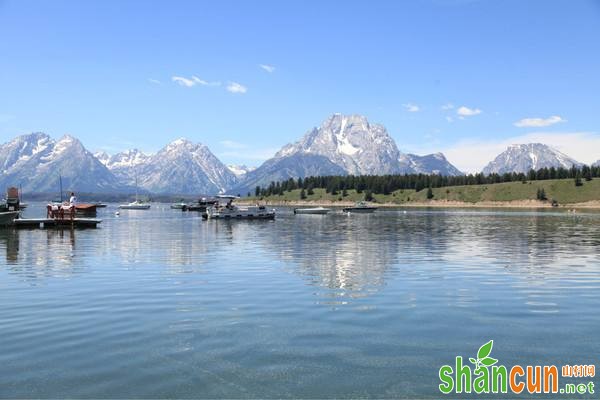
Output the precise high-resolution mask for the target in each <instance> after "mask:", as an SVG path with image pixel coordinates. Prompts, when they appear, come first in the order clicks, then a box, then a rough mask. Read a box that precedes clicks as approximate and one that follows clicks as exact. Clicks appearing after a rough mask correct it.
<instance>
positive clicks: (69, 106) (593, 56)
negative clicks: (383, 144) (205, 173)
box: [0, 0, 600, 170]
mask: <svg viewBox="0 0 600 400" xmlns="http://www.w3.org/2000/svg"><path fill="white" fill-rule="evenodd" d="M0 37H1V40H0V57H1V58H0V60H1V61H0V141H2V142H5V141H8V140H10V139H11V138H12V137H14V136H16V135H17V134H22V133H28V132H31V131H44V132H47V133H49V134H50V135H52V136H54V137H60V136H62V135H63V134H65V133H70V134H73V135H75V136H77V137H78V138H80V139H81V140H82V142H83V143H84V145H85V146H86V147H88V148H89V149H90V150H93V151H95V150H100V149H105V150H107V151H108V152H109V153H114V152H116V151H120V150H124V149H127V148H131V147H138V148H140V149H142V150H145V151H156V150H158V149H159V148H160V147H162V146H163V145H165V144H166V143H167V142H169V141H171V140H174V139H176V138H179V137H187V138H189V139H191V140H193V141H196V142H202V143H205V144H207V145H208V146H209V147H210V148H211V150H213V152H214V153H215V154H216V155H217V156H219V157H220V158H221V159H222V160H223V161H224V162H226V163H245V164H249V165H258V164H260V162H261V161H263V160H264V159H266V158H268V157H269V156H271V155H272V154H273V153H274V152H275V151H276V150H277V149H278V148H279V147H281V146H282V145H284V144H286V143H288V142H291V141H295V140H297V139H298V138H299V137H300V136H301V135H303V134H304V133H305V132H306V131H307V130H309V129H310V128H311V127H313V126H316V125H319V124H320V123H321V122H322V120H324V119H325V118H327V117H328V116H329V115H330V114H332V113H334V112H341V113H359V114H364V115H366V116H367V117H368V118H369V120H370V121H371V122H378V123H381V124H383V125H385V126H386V128H387V129H388V132H389V133H390V134H391V135H392V136H393V137H394V139H395V140H396V142H397V143H398V146H399V148H400V149H401V150H402V151H410V152H417V153H425V152H431V151H444V152H445V153H446V154H447V156H448V158H449V159H450V161H452V162H453V163H455V164H456V165H458V166H459V167H461V168H462V169H463V170H474V169H477V168H480V167H482V166H483V165H482V164H484V163H485V161H489V157H491V156H492V155H494V154H493V153H495V152H497V151H498V150H502V147H503V146H505V145H506V144H509V143H512V142H517V141H525V140H541V141H546V142H548V144H551V145H554V146H555V147H558V148H559V149H560V150H563V151H565V152H567V154H570V155H572V156H574V157H576V158H579V159H580V160H581V161H584V162H592V161H594V160H596V159H600V136H599V135H598V131H599V130H600V128H599V127H598V124H599V123H598V112H599V111H600V76H599V75H600V74H599V71H600V2H599V1H591V0H589V1H587V0H574V1H573V0H571V1H560V0H556V1H533V0H531V1H483V0H481V1H468V0H449V1H443V0H423V1H306V0H305V1H283V0H280V1H258V0H257V1H219V2H208V1H206V2H203V1H189V2H186V1H169V2H167V1H163V2H151V1H108V0H103V1H79V2H75V1H73V2H67V1H52V2H49V1H11V0H8V1H6V0H4V1H3V0H0ZM523 120H524V121H523ZM519 121H520V122H519ZM517 125H519V126H517Z"/></svg>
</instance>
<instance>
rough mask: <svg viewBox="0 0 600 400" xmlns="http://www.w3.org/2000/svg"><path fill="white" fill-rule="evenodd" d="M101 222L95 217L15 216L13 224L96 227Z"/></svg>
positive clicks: (26, 226)
mask: <svg viewBox="0 0 600 400" xmlns="http://www.w3.org/2000/svg"><path fill="white" fill-rule="evenodd" d="M100 222H102V220H101V219H97V218H73V219H70V218H65V219H53V218H17V219H15V220H14V226H15V227H17V228H30V229H31V228H39V229H45V228H58V227H61V228H96V226H97V225H98V224H99V223H100Z"/></svg>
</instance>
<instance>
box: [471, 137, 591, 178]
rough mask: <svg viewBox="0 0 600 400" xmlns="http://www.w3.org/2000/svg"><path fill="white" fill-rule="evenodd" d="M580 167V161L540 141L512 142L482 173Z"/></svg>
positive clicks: (525, 171) (524, 171)
mask: <svg viewBox="0 0 600 400" xmlns="http://www.w3.org/2000/svg"><path fill="white" fill-rule="evenodd" d="M573 166H575V167H577V168H581V167H582V166H583V164H582V163H580V162H578V161H576V160H574V159H572V158H571V157H569V156H567V155H565V154H563V153H561V152H560V151H558V150H556V149H553V148H552V147H550V146H548V145H545V144H542V143H529V144H513V145H511V146H509V147H508V148H507V149H506V150H505V151H503V152H502V153H500V154H499V155H498V156H497V157H496V158H495V159H494V160H493V161H491V162H490V163H489V164H488V165H486V166H485V167H484V168H483V171H482V172H483V173H484V174H486V175H489V174H491V173H496V174H504V173H506V172H522V173H527V172H529V171H531V170H532V169H533V170H536V171H537V170H538V169H540V168H551V167H555V168H559V167H562V168H566V169H569V168H571V167H573Z"/></svg>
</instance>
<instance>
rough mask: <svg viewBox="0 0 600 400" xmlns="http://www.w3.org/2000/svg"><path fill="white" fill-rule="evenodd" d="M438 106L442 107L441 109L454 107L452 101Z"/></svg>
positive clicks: (446, 109) (445, 109)
mask: <svg viewBox="0 0 600 400" xmlns="http://www.w3.org/2000/svg"><path fill="white" fill-rule="evenodd" d="M440 108H441V109H442V111H448V110H452V109H453V108H454V104H452V103H446V104H444V105H443V106H442V107H440Z"/></svg>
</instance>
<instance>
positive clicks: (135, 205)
mask: <svg viewBox="0 0 600 400" xmlns="http://www.w3.org/2000/svg"><path fill="white" fill-rule="evenodd" d="M119 208H120V209H122V210H147V209H149V208H150V204H148V203H144V202H143V201H140V200H136V201H132V202H131V203H129V204H121V205H120V206H119Z"/></svg>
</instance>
